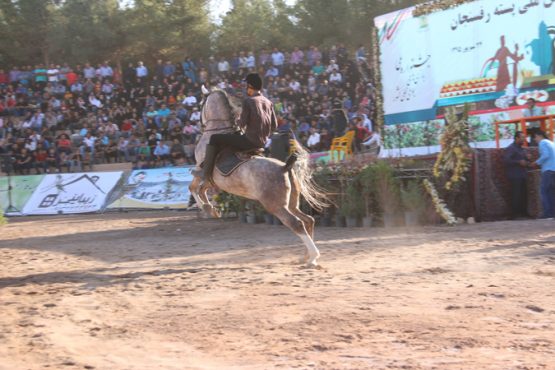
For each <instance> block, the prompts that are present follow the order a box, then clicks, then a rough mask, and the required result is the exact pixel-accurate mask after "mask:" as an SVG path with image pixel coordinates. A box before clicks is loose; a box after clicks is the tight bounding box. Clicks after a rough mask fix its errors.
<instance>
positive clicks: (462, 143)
mask: <svg viewBox="0 0 555 370" xmlns="http://www.w3.org/2000/svg"><path fill="white" fill-rule="evenodd" d="M445 118H446V120H447V123H448V124H447V125H446V127H445V131H444V132H443V134H442V135H441V139H440V144H441V152H440V153H439V155H438V157H437V160H436V163H435V165H434V176H435V177H436V178H440V177H446V178H447V180H446V182H445V189H446V190H452V189H454V188H456V187H457V186H458V185H459V184H460V183H461V182H464V181H466V174H467V173H468V171H469V170H470V165H471V163H472V151H471V149H470V145H469V144H468V106H465V108H464V112H463V114H462V116H461V117H460V118H459V117H457V114H456V110H455V109H454V108H450V109H447V111H446V114H445Z"/></svg>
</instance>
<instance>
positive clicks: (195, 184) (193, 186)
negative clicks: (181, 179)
mask: <svg viewBox="0 0 555 370" xmlns="http://www.w3.org/2000/svg"><path fill="white" fill-rule="evenodd" d="M201 182H202V180H201V179H200V177H198V176H194V177H193V181H191V183H190V184H189V191H190V192H191V195H192V196H193V198H195V201H196V202H197V205H198V207H199V208H203V207H204V201H203V200H202V197H201V196H200V186H201Z"/></svg>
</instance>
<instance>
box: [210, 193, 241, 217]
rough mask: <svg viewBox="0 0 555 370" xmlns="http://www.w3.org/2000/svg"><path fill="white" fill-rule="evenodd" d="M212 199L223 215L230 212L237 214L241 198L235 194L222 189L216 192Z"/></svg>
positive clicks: (227, 214)
mask: <svg viewBox="0 0 555 370" xmlns="http://www.w3.org/2000/svg"><path fill="white" fill-rule="evenodd" d="M213 200H214V201H215V202H216V204H217V205H218V208H219V209H220V211H221V212H222V214H223V215H224V216H229V214H230V213H235V214H237V213H238V212H239V211H240V206H241V198H240V197H238V196H236V195H233V194H228V193H226V192H224V191H222V192H220V193H218V194H216V195H215V196H214V198H213Z"/></svg>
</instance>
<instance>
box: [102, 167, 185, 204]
mask: <svg viewBox="0 0 555 370" xmlns="http://www.w3.org/2000/svg"><path fill="white" fill-rule="evenodd" d="M191 169H192V167H169V168H156V169H150V170H135V171H133V172H132V173H131V175H130V176H129V178H128V179H127V184H126V186H125V189H124V194H123V196H122V197H121V198H119V199H118V200H116V201H115V202H113V203H112V204H110V205H109V208H186V207H187V205H188V202H189V196H190V192H189V184H190V183H191V181H193V175H191Z"/></svg>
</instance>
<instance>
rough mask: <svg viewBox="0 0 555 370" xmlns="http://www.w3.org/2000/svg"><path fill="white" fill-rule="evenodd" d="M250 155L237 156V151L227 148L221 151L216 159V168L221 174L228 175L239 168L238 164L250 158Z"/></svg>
mask: <svg viewBox="0 0 555 370" xmlns="http://www.w3.org/2000/svg"><path fill="white" fill-rule="evenodd" d="M251 158H252V157H251V156H246V157H243V156H242V157H241V158H240V157H239V155H238V154H237V153H233V152H231V151H228V150H224V151H222V152H221V153H220V154H219V155H218V159H217V160H216V168H217V169H218V172H219V173H220V174H221V175H222V176H225V177H227V176H229V175H231V174H232V173H233V171H235V170H236V169H237V168H239V166H240V165H242V164H243V163H246V162H248V161H250V160H251Z"/></svg>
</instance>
